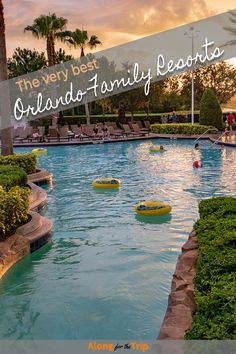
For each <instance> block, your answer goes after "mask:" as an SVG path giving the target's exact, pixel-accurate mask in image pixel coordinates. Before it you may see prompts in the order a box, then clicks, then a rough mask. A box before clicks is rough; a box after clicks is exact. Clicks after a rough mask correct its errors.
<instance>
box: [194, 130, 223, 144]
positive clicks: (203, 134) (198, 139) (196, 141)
mask: <svg viewBox="0 0 236 354" xmlns="http://www.w3.org/2000/svg"><path fill="white" fill-rule="evenodd" d="M210 130H214V131H216V132H217V131H218V129H216V128H208V129H207V130H206V131H205V132H204V133H202V135H200V136H199V137H198V138H197V139H196V140H194V143H196V142H197V141H198V140H199V139H201V137H202V136H203V135H205V134H206V133H207V132H209V131H210Z"/></svg>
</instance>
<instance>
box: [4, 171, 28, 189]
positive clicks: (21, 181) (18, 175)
mask: <svg viewBox="0 0 236 354" xmlns="http://www.w3.org/2000/svg"><path fill="white" fill-rule="evenodd" d="M26 183H27V174H26V172H25V171H24V170H23V169H22V168H21V167H18V166H9V165H7V166H4V165H2V166H1V165H0V186H2V187H3V188H4V189H6V190H9V189H11V188H12V187H15V186H22V187H23V186H25V185H26Z"/></svg>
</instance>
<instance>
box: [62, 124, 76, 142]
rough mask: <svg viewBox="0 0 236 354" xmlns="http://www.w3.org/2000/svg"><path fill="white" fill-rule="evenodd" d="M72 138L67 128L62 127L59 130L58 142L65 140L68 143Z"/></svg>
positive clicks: (72, 135)
mask: <svg viewBox="0 0 236 354" xmlns="http://www.w3.org/2000/svg"><path fill="white" fill-rule="evenodd" d="M73 137H74V134H73V133H72V134H70V133H69V131H68V127H67V126H64V127H61V128H60V129H59V140H60V141H61V140H67V141H70V140H72V138H73Z"/></svg>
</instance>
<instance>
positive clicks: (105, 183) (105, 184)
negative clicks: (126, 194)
mask: <svg viewBox="0 0 236 354" xmlns="http://www.w3.org/2000/svg"><path fill="white" fill-rule="evenodd" d="M120 184H121V181H120V180H119V179H118V178H112V177H107V178H96V179H95V180H94V181H93V182H92V186H93V187H95V188H118V187H119V186H120Z"/></svg>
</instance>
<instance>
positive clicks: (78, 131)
mask: <svg viewBox="0 0 236 354" xmlns="http://www.w3.org/2000/svg"><path fill="white" fill-rule="evenodd" d="M71 130H72V131H73V133H74V138H75V139H76V138H78V139H80V140H84V139H88V138H89V137H88V136H87V135H86V134H85V132H84V130H83V128H82V127H78V125H72V126H71Z"/></svg>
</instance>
